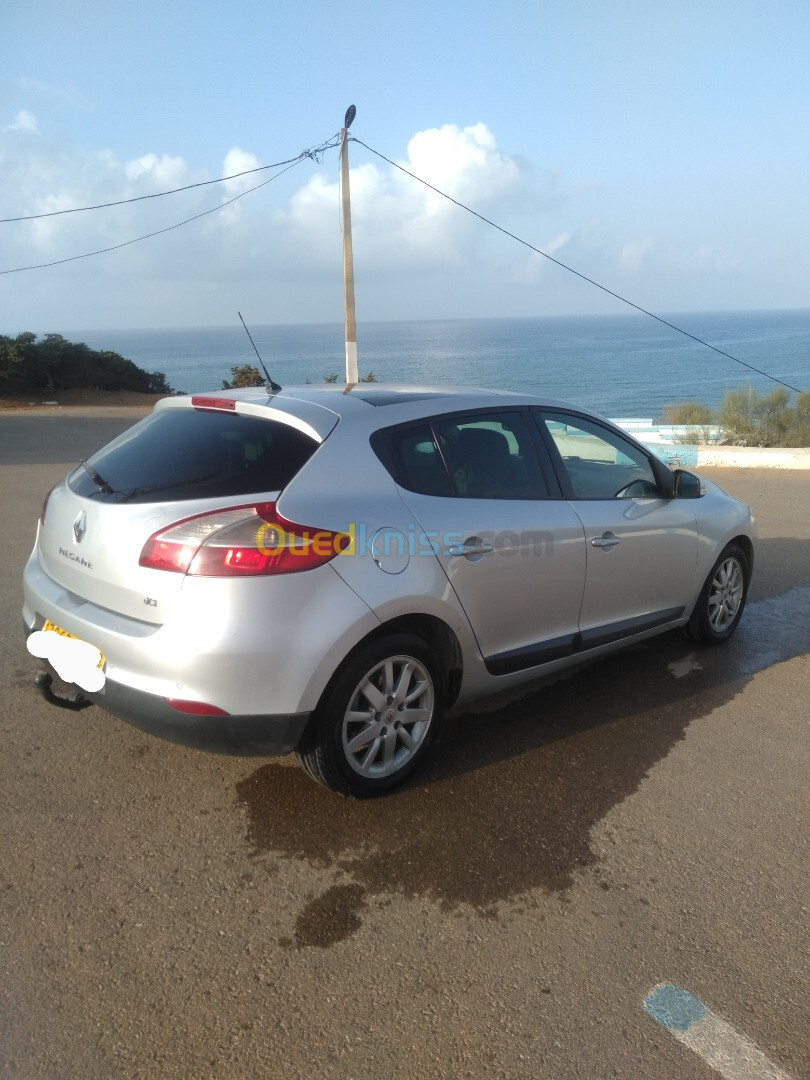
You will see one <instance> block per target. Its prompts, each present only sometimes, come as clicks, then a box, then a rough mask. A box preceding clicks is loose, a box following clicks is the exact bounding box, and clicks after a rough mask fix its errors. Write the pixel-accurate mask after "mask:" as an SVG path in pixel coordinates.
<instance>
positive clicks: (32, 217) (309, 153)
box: [0, 144, 331, 225]
mask: <svg viewBox="0 0 810 1080" xmlns="http://www.w3.org/2000/svg"><path fill="white" fill-rule="evenodd" d="M329 149H331V146H330V145H327V144H324V145H323V146H320V147H317V148H315V149H313V150H302V151H301V153H300V154H297V155H296V156H295V157H294V158H287V160H286V161H277V162H276V163H275V164H274V165H259V166H257V168H255V169H245V170H244V171H243V172H238V173H232V174H231V175H230V176H220V177H217V179H216V180H200V181H199V182H198V183H196V184H185V185H184V186H183V187H178V188H170V189H169V190H168V191H154V192H152V194H151V195H135V196H133V197H132V198H131V199H116V200H115V201H114V202H105V203H96V204H95V205H93V206H73V207H71V208H69V209H67V210H49V211H48V212H47V213H43V214H21V215H20V216H19V217H7V218H0V225H6V224H9V223H10V222H13V221H38V220H39V219H40V218H49V217H59V216H60V215H61V214H83V213H85V212H86V211H88V210H106V209H107V207H110V206H126V205H127V204H128V203H136V202H143V201H144V199H162V198H163V196H164V195H177V194H178V193H179V192H181V191H193V190H194V188H201V187H209V186H210V185H211V184H224V183H225V182H226V181H227V180H238V179H239V178H240V177H242V176H251V175H253V173H258V172H266V171H267V170H268V169H280V168H281V167H282V166H283V165H294V164H296V163H297V162H299V161H302V160H303V159H304V158H305V157H308V158H313V159H315V160H317V156H318V155H319V154H321V153H322V152H323V151H324V150H329Z"/></svg>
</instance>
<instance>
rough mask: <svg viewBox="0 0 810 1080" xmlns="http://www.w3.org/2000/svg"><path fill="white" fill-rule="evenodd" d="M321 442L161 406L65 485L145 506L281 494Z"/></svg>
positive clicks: (269, 424) (277, 428) (257, 422)
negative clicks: (159, 503)
mask: <svg viewBox="0 0 810 1080" xmlns="http://www.w3.org/2000/svg"><path fill="white" fill-rule="evenodd" d="M319 445H320V443H319V442H318V441H317V440H316V439H313V438H312V437H311V436H310V435H305V434H304V433H303V432H301V431H298V430H297V429H296V428H293V427H290V426H289V425H288V424H283V423H279V422H278V421H276V420H264V419H262V418H260V417H255V416H242V415H240V414H238V413H225V412H204V411H201V410H199V409H166V410H165V411H161V412H156V413H153V414H152V415H151V416H149V417H147V418H146V420H143V421H141V423H140V424H136V425H135V427H133V428H131V429H130V430H129V431H126V432H124V434H123V435H121V436H120V437H119V438H118V439H116V440H115V441H114V442H111V443H109V444H108V445H107V446H105V447H103V448H102V449H101V450H99V451H98V452H97V453H96V454H94V455H93V456H92V457H91V458H89V459H88V461H87V465H88V466H89V467H90V470H92V474H91V471H89V470H88V469H86V468H83V467H81V468H79V469H77V470H76V471H75V472H74V473H73V474H72V475H71V477H70V486H71V488H72V490H73V491H75V492H76V493H77V494H78V495H85V496H87V497H89V498H93V499H97V500H99V501H102V502H128V503H149V502H162V501H164V500H171V501H179V500H183V499H207V498H219V497H222V496H231V495H256V494H265V493H271V492H277V491H281V490H282V488H284V487H285V486H286V485H287V484H288V483H289V482H290V480H291V479H292V478H293V477H294V476H295V474H296V473H297V472H298V470H299V469H300V468H301V467H302V466H303V465H304V463H305V462H306V461H308V460H309V458H310V457H311V456H312V454H313V453H314V452H315V451H316V450H317V449H318V446H319Z"/></svg>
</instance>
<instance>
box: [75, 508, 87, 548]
mask: <svg viewBox="0 0 810 1080" xmlns="http://www.w3.org/2000/svg"><path fill="white" fill-rule="evenodd" d="M86 532H87V514H86V513H85V512H84V510H82V512H81V513H80V514H79V516H78V517H77V518H76V520H75V521H74V522H73V535H74V536H75V537H76V543H77V544H80V543H81V542H82V540H83V539H84V534H85V533H86Z"/></svg>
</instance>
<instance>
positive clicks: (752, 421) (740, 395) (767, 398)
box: [719, 386, 810, 446]
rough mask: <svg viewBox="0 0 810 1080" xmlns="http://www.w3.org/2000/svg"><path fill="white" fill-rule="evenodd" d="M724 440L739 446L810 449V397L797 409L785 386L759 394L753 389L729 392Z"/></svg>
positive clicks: (725, 401) (723, 423)
mask: <svg viewBox="0 0 810 1080" xmlns="http://www.w3.org/2000/svg"><path fill="white" fill-rule="evenodd" d="M719 423H720V427H721V429H722V432H723V437H724V439H725V440H726V441H727V442H729V443H732V444H734V445H735V446H810V393H808V392H807V391H805V392H804V393H801V394H799V395H798V399H797V401H796V404H795V405H792V404H791V395H790V393H789V391H788V390H786V389H785V387H783V386H778V387H776V388H775V389H773V390H769V391H768V392H767V393H765V394H758V393H757V392H756V391H755V390H753V389H752V388H751V387H750V386H747V387H742V388H740V389H738V390H727V391H726V396H725V398H724V399H723V404H722V406H721V408H720V417H719Z"/></svg>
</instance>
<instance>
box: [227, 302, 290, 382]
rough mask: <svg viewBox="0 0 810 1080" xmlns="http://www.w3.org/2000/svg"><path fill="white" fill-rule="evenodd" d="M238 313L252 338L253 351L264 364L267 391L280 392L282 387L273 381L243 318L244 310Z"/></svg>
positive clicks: (246, 331)
mask: <svg viewBox="0 0 810 1080" xmlns="http://www.w3.org/2000/svg"><path fill="white" fill-rule="evenodd" d="M236 314H237V315H238V316H239V318H240V320H241V323H242V326H244V327H245V333H246V334H247V336H248V337H249V338H250V344H251V345H252V346H253V351H254V352H255V353H256V356H258V357H259V363H260V364H261V365H262V371H263V372H264V377H265V379H267V383H266V384H265V389H266V390H267V393H268V394H277V393H278V392H279V390H280V389H281V387H280V386H279V385H278V383H277V382H273V380H272V379H271V378H270V372H269V371H268V370H267V368H266V367H265V366H264V360H262V358H261V356H260V355H259V350H258V349H257V348H256V342H255V341H254V340H253V338H252V337H251V334H250V331H249V330H248V328H247V325H246V323H245V320H244V319H243V318H242V312H241V311H237V313H236Z"/></svg>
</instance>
